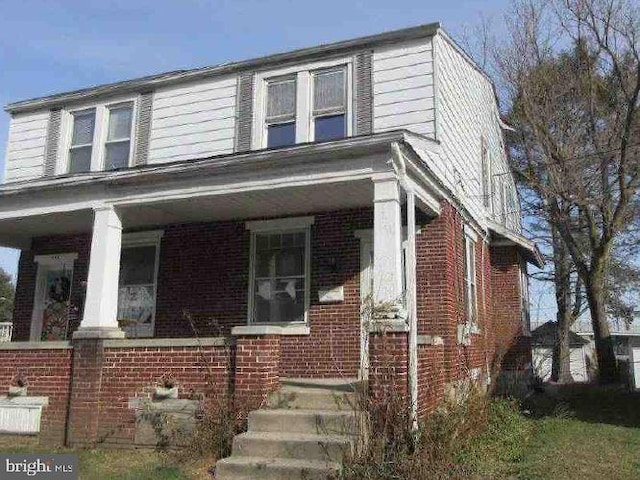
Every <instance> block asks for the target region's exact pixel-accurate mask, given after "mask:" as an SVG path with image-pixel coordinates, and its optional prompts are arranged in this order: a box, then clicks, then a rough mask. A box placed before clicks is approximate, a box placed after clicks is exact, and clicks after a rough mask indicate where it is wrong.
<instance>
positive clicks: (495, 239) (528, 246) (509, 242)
mask: <svg viewBox="0 0 640 480" xmlns="http://www.w3.org/2000/svg"><path fill="white" fill-rule="evenodd" d="M487 227H488V229H489V233H490V234H491V244H492V245H498V246H499V245H505V246H515V247H517V248H518V251H519V252H520V253H521V255H522V256H523V257H524V259H525V260H526V261H527V262H528V263H530V264H532V265H535V266H536V267H538V268H542V267H544V265H545V261H544V258H543V257H542V254H541V253H540V250H539V249H538V246H537V245H536V244H535V242H532V241H531V240H529V239H527V238H525V237H523V236H522V235H519V234H518V233H516V232H514V231H512V230H508V229H507V228H505V227H504V226H503V225H501V224H499V223H496V222H494V221H493V220H488V221H487Z"/></svg>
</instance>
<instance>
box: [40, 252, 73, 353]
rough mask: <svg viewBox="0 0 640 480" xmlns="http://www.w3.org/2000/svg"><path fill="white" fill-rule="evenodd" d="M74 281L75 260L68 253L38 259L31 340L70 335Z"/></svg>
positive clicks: (63, 338)
mask: <svg viewBox="0 0 640 480" xmlns="http://www.w3.org/2000/svg"><path fill="white" fill-rule="evenodd" d="M72 281H73V260H71V261H69V258H68V256H67V255H65V256H55V255H52V256H48V257H47V258H46V261H41V262H39V263H38V275H37V282H36V294H35V299H34V300H35V303H34V311H33V317H32V321H31V341H38V340H42V341H47V340H66V339H67V333H68V329H69V306H70V305H69V300H70V298H71V285H72Z"/></svg>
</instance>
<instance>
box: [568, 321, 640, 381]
mask: <svg viewBox="0 0 640 480" xmlns="http://www.w3.org/2000/svg"><path fill="white" fill-rule="evenodd" d="M609 328H610V332H611V338H612V341H613V349H614V353H615V356H616V360H617V361H618V367H619V369H620V376H621V380H622V382H623V383H625V384H628V386H629V387H630V388H632V389H634V390H640V311H635V312H633V316H632V317H631V318H630V319H629V320H628V321H625V320H623V319H617V318H612V319H610V320H609ZM575 329H576V331H577V333H578V335H580V336H581V337H582V338H584V339H586V340H587V342H588V345H587V349H588V352H589V355H590V356H591V357H593V358H595V340H594V336H593V327H592V326H591V324H590V323H589V322H578V324H577V325H576V328H575Z"/></svg>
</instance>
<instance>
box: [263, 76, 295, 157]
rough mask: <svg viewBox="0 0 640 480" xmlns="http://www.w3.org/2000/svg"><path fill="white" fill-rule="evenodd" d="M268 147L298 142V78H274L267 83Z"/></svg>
mask: <svg viewBox="0 0 640 480" xmlns="http://www.w3.org/2000/svg"><path fill="white" fill-rule="evenodd" d="M266 128H267V148H275V147H283V146H286V145H294V144H295V143H296V80H295V78H287V79H280V80H272V81H270V82H269V83H268V84H267V116H266Z"/></svg>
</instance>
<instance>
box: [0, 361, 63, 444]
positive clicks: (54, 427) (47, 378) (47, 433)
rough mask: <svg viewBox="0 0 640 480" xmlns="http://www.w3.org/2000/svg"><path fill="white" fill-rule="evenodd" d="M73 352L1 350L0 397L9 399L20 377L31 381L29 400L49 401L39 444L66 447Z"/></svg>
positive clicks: (45, 408)
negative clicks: (31, 398)
mask: <svg viewBox="0 0 640 480" xmlns="http://www.w3.org/2000/svg"><path fill="white" fill-rule="evenodd" d="M71 364H72V349H71V348H60V349H58V348H57V349H33V350H0V395H7V393H8V391H9V387H10V386H12V385H14V382H15V380H16V377H17V376H21V377H23V378H24V379H25V380H26V381H27V394H28V395H29V396H43V397H49V404H48V405H47V406H46V407H44V408H43V410H42V417H41V418H42V421H41V433H40V435H39V441H40V443H41V444H42V445H45V446H56V445H64V443H65V438H66V425H67V405H68V403H69V395H70V388H71Z"/></svg>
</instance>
